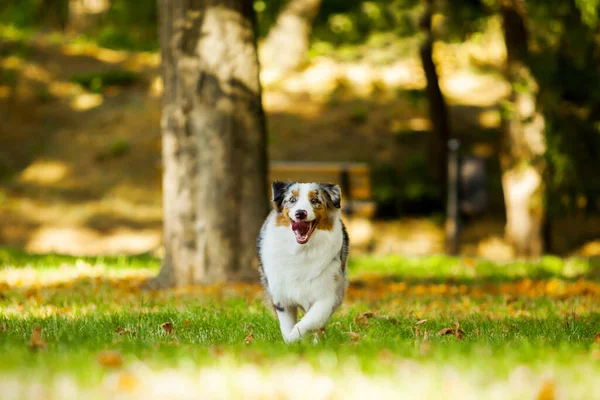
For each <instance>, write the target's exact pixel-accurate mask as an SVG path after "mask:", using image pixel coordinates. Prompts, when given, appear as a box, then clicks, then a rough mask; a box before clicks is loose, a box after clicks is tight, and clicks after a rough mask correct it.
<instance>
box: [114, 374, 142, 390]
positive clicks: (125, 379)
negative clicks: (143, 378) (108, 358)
mask: <svg viewBox="0 0 600 400" xmlns="http://www.w3.org/2000/svg"><path fill="white" fill-rule="evenodd" d="M118 385H119V389H120V390H122V391H123V392H133V391H134V390H135V389H137V387H138V386H140V380H139V379H138V378H137V377H136V376H135V375H133V374H131V373H129V372H125V373H122V374H121V375H119V383H118Z"/></svg>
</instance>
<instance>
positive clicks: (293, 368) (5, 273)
mask: <svg viewBox="0 0 600 400" xmlns="http://www.w3.org/2000/svg"><path fill="white" fill-rule="evenodd" d="M0 263H1V266H0V332H1V333H0V371H1V372H0V390H1V391H2V393H3V396H2V398H3V399H11V398H56V399H67V398H115V397H116V396H119V398H140V399H142V398H144V399H145V398H160V399H164V398H190V399H192V398H198V396H200V395H201V396H202V398H245V399H246V398H250V399H253V398H257V399H258V398H261V399H264V398H316V399H321V398H322V399H331V398H334V399H346V398H398V397H402V396H404V397H407V398H432V399H437V398H454V397H456V398H465V399H482V398H485V399H511V398H515V399H523V398H531V399H535V398H538V399H554V398H565V399H582V398H586V399H593V398H600V393H598V391H597V390H595V389H596V388H597V382H598V379H600V343H599V342H600V335H599V332H600V284H598V278H599V274H600V269H599V268H600V266H599V265H598V264H597V263H595V262H593V261H592V262H590V261H588V260H585V259H576V258H573V259H567V260H563V259H559V258H554V257H546V258H543V259H542V260H540V261H539V262H537V263H521V262H515V263H510V264H504V265H498V264H494V263H491V262H486V261H481V260H475V259H470V258H461V259H455V258H449V257H441V256H437V257H426V258H417V259H407V258H403V257H380V258H373V257H363V258H355V259H353V260H352V262H351V265H350V275H351V278H352V279H351V284H350V287H349V289H348V292H347V297H346V301H345V303H344V305H343V307H342V308H341V309H340V310H338V312H337V313H336V314H335V316H334V318H333V319H332V321H331V322H330V324H329V325H328V327H327V330H326V332H325V334H324V336H323V335H320V336H319V337H318V343H317V344H313V337H309V338H305V340H304V341H303V342H302V343H300V344H297V345H291V346H289V345H286V344H284V343H283V340H282V339H281V337H280V333H279V329H278V326H277V324H276V321H275V319H274V316H273V315H272V313H271V312H270V310H269V309H268V308H267V307H265V305H264V304H263V301H262V296H261V289H260V287H259V286H258V285H256V284H230V285H217V286H210V287H187V288H182V289H178V290H170V291H162V292H146V291H142V290H140V289H139V286H140V285H141V284H142V283H143V282H144V281H145V280H146V279H148V278H150V277H151V276H153V275H154V274H155V273H156V272H157V270H158V260H156V259H154V258H151V257H148V256H143V257H105V258H83V259H77V258H73V257H66V256H56V255H50V256H29V255H26V254H24V253H20V252H16V251H12V250H0ZM36 325H37V326H39V330H36V328H35V327H36Z"/></svg>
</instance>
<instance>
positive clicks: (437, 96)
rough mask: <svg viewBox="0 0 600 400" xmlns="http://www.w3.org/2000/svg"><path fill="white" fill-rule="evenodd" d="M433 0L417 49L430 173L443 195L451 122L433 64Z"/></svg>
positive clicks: (428, 2)
mask: <svg viewBox="0 0 600 400" xmlns="http://www.w3.org/2000/svg"><path fill="white" fill-rule="evenodd" d="M433 2H434V0H426V2H425V11H424V12H423V16H422V17H421V29H422V30H423V32H424V35H425V38H424V40H423V43H422V44H421V48H420V56H421V63H422V64H423V70H424V71H425V78H426V80H427V87H426V95H427V101H428V103H429V118H430V119H431V136H430V138H429V166H430V174H431V176H432V177H433V179H434V180H435V182H436V183H438V184H439V185H440V186H441V187H442V190H443V191H442V195H444V194H445V192H446V187H447V180H448V154H447V146H448V139H449V138H450V122H449V119H448V107H447V106H446V101H445V100H444V95H443V94H442V91H441V89H440V84H439V79H438V74H437V70H436V66H435V63H434V61H433V42H434V39H433V32H432V28H431V19H432V17H433V5H434V4H433Z"/></svg>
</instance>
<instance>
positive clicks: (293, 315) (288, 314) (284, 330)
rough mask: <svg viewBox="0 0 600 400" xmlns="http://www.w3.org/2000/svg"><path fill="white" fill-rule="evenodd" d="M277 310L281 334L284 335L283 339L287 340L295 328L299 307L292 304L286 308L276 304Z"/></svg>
mask: <svg viewBox="0 0 600 400" xmlns="http://www.w3.org/2000/svg"><path fill="white" fill-rule="evenodd" d="M275 311H276V312H277V318H278V319H279V328H280V329H281V334H282V335H283V339H284V340H286V341H287V336H288V335H289V333H290V332H291V330H292V329H293V328H294V325H296V321H297V318H298V308H297V307H292V306H289V307H285V308H284V307H281V306H280V305H278V304H276V305H275Z"/></svg>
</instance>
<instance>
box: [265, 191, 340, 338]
mask: <svg viewBox="0 0 600 400" xmlns="http://www.w3.org/2000/svg"><path fill="white" fill-rule="evenodd" d="M271 189H272V193H273V195H272V198H271V202H272V203H273V211H271V213H270V214H269V216H268V217H267V219H266V220H265V222H264V224H263V226H262V228H261V230H260V234H259V236H258V239H257V252H258V258H259V271H260V275H261V283H262V285H263V287H264V290H265V294H266V297H267V300H268V301H269V302H270V303H271V304H272V306H273V308H274V310H275V312H276V313H277V317H278V319H279V326H280V328H281V334H282V335H283V339H284V340H285V342H287V343H292V342H295V341H298V340H300V339H301V338H303V337H305V336H306V335H307V334H308V333H310V332H312V331H315V330H319V329H321V328H324V327H325V325H326V324H327V322H328V321H329V319H330V318H331V315H332V314H333V312H334V311H335V310H336V309H337V308H338V307H339V306H340V304H341V303H342V300H343V298H344V294H345V292H346V286H347V273H346V264H347V260H348V251H349V239H348V233H347V232H346V227H345V226H344V223H343V222H342V220H341V218H340V213H341V212H340V207H341V190H340V187H339V186H338V185H333V184H328V183H298V182H281V181H275V182H273V184H272V186H271ZM298 309H302V310H303V311H304V312H305V315H304V317H303V318H302V319H301V320H300V321H297V318H298Z"/></svg>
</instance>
